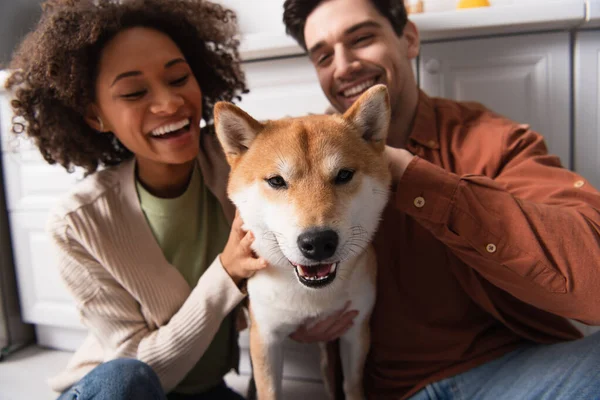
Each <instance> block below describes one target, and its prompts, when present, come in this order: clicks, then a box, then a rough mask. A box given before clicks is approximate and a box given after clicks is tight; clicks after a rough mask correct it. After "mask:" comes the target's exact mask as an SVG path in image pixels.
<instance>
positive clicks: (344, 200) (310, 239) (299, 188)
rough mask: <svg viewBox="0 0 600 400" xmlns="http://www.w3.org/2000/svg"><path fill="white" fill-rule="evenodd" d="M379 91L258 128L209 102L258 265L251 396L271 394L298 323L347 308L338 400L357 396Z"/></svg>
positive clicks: (385, 106) (382, 184)
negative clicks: (262, 265) (334, 110)
mask: <svg viewBox="0 0 600 400" xmlns="http://www.w3.org/2000/svg"><path fill="white" fill-rule="evenodd" d="M389 120H390V105H389V99H388V94H387V89H386V88H385V86H383V85H377V86H374V87H372V88H371V89H369V90H368V91H366V92H365V93H364V94H363V95H362V96H361V97H360V98H359V99H358V100H357V101H356V102H355V104H354V105H353V106H352V107H351V108H350V109H349V110H348V111H347V112H346V113H344V114H343V115H311V116H307V117H300V118H286V119H281V120H275V121H267V122H264V123H263V122H259V121H256V120H255V119H253V118H252V117H251V116H249V115H248V114H246V113H245V112H244V111H242V110H241V109H240V108H238V107H236V106H234V105H233V104H230V103H225V102H220V103H217V105H216V106H215V128H216V132H217V136H218V138H219V141H220V143H221V145H222V146H223V149H224V151H225V154H226V157H227V161H228V163H229V165H230V166H231V172H230V178H229V183H228V187H227V190H228V195H229V197H230V198H231V200H232V201H233V203H234V204H235V205H236V207H237V208H238V210H239V212H240V215H241V217H242V219H243V221H244V225H245V227H244V228H245V229H247V230H250V231H252V232H253V233H254V236H255V237H256V239H255V241H254V243H253V250H254V251H255V252H256V253H257V254H259V255H260V256H261V257H263V258H265V259H266V260H267V261H268V262H269V263H270V266H269V267H267V268H266V269H264V270H261V271H259V272H258V273H256V274H255V275H254V276H253V277H252V278H251V279H250V280H249V281H248V295H249V297H250V319H251V323H250V354H251V359H252V364H253V369H254V377H255V381H256V388H257V392H258V397H259V399H260V400H267V399H279V398H281V379H282V369H283V359H282V346H281V344H282V341H283V339H284V338H285V337H287V336H288V335H289V334H290V333H292V332H293V331H295V330H296V329H297V328H298V327H299V326H300V325H301V324H304V323H305V322H306V321H307V319H309V318H314V317H323V316H327V315H330V314H332V313H334V312H336V311H338V310H340V309H341V308H342V307H343V306H344V304H345V303H346V302H347V301H348V300H351V302H352V307H353V308H355V309H357V310H358V311H359V314H358V316H357V317H356V318H355V320H354V324H353V326H352V327H351V328H350V329H349V330H348V331H347V332H346V333H345V334H344V335H343V336H342V337H341V338H340V352H341V357H342V368H343V374H344V392H345V395H346V399H349V400H352V399H362V398H364V393H363V389H362V375H363V366H364V362H365V358H366V356H367V353H368V350H369V342H370V335H369V318H370V315H371V310H372V307H373V304H374V302H375V278H376V264H375V256H374V252H373V250H372V248H371V247H370V240H371V238H372V236H373V234H374V233H375V231H376V229H377V226H378V223H379V219H380V215H381V212H382V210H383V208H384V207H385V204H386V203H387V199H388V187H389V184H390V173H389V170H388V165H387V162H386V160H385V157H384V154H383V152H384V148H385V139H386V137H387V133H388V128H389Z"/></svg>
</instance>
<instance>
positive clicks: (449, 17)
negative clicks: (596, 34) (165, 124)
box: [234, 0, 600, 60]
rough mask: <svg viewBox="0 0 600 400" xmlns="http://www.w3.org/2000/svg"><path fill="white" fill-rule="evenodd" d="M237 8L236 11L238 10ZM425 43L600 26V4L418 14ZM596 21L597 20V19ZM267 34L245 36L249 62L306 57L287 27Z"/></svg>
mask: <svg viewBox="0 0 600 400" xmlns="http://www.w3.org/2000/svg"><path fill="white" fill-rule="evenodd" d="M234 8H235V7H234ZM409 18H410V19H411V20H412V21H414V22H415V24H416V25H417V27H418V28H419V32H420V34H421V41H422V42H429V41H437V40H444V39H456V38H466V37H476V36H488V35H500V34H502V35H505V34H512V33H522V32H539V31H549V30H563V29H574V28H578V27H580V26H582V25H584V24H585V23H586V21H589V22H590V23H593V22H597V24H598V25H600V0H547V1H545V2H544V3H543V4H542V3H531V2H529V3H519V4H512V5H497V6H491V7H482V8H472V9H464V10H454V11H444V12H431V13H423V14H414V15H411V16H410V17H409ZM594 18H595V19H594ZM268 27H269V28H268V30H265V31H264V32H252V33H248V34H246V35H244V36H243V38H242V43H241V48H240V51H241V55H242V58H243V59H245V60H254V59H258V58H267V57H276V56H288V55H297V54H302V53H303V50H302V49H301V48H300V46H298V45H297V44H296V42H295V41H294V40H293V39H292V38H290V37H288V36H287V35H286V34H285V28H284V25H283V23H282V22H281V23H279V24H269V25H268Z"/></svg>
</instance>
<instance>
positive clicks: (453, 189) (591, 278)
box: [394, 126, 600, 324]
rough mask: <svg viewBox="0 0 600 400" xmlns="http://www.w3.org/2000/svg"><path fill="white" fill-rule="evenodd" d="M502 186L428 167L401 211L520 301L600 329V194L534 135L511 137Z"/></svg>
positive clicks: (498, 179)
mask: <svg viewBox="0 0 600 400" xmlns="http://www.w3.org/2000/svg"><path fill="white" fill-rule="evenodd" d="M497 170H498V173H497V176H494V177H487V176H482V175H463V176H459V175H456V174H453V173H451V172H448V171H446V170H444V169H442V168H440V167H438V166H435V165H433V164H431V163H429V162H427V161H425V160H423V159H421V158H418V157H415V159H414V160H413V161H412V162H411V163H410V164H409V166H408V168H407V170H406V172H405V174H404V175H403V177H402V179H401V181H400V183H399V185H398V190H397V193H396V195H395V199H394V202H395V205H396V207H398V208H399V209H400V210H401V211H403V212H405V213H407V214H408V215H410V216H412V217H413V218H415V219H416V220H417V221H418V222H419V223H420V224H421V225H423V226H424V227H425V228H426V229H428V230H429V231H431V232H432V233H433V234H434V235H435V236H436V238H438V239H439V240H440V241H441V242H443V243H444V244H445V245H446V246H448V248H449V249H450V250H451V251H452V252H453V253H454V254H455V255H456V256H457V257H458V258H459V259H461V260H462V261H463V262H464V263H465V264H467V265H468V266H470V267H471V268H473V269H475V270H476V271H477V272H478V273H480V274H481V275H482V276H483V277H484V278H486V279H487V280H489V281H490V282H491V283H493V284H494V285H496V286H498V287H500V288H501V289H503V290H505V291H507V292H508V293H510V294H512V295H513V296H515V297H517V298H519V299H520V300H522V301H524V302H527V303H529V304H531V305H533V306H535V307H537V308H540V309H543V310H546V311H549V312H551V313H554V314H557V315H560V316H563V317H567V318H572V319H575V320H579V321H581V322H584V323H588V324H600V296H598V290H599V289H600V194H599V193H598V191H597V190H595V189H594V188H593V187H592V186H591V185H590V184H589V183H588V182H587V181H586V180H585V179H584V178H583V177H581V176H580V175H578V174H576V173H574V172H572V171H569V170H567V169H565V168H562V167H561V165H560V160H559V159H558V158H557V157H555V156H552V155H549V154H548V153H547V151H546V146H545V144H544V140H543V138H542V137H541V136H540V135H539V134H537V133H535V132H533V131H531V130H529V129H528V128H527V127H522V126H521V127H514V128H512V129H511V131H510V132H509V133H507V134H506V136H505V140H504V149H503V157H502V161H501V165H500V166H498V168H497Z"/></svg>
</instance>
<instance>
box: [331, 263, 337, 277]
mask: <svg viewBox="0 0 600 400" xmlns="http://www.w3.org/2000/svg"><path fill="white" fill-rule="evenodd" d="M336 267H337V263H334V264H331V268H330V269H329V273H330V274H333V273H334V272H335V269H336Z"/></svg>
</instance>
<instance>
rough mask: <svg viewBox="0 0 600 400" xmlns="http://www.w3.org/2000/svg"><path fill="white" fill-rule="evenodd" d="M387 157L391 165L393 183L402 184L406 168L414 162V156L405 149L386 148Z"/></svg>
mask: <svg viewBox="0 0 600 400" xmlns="http://www.w3.org/2000/svg"><path fill="white" fill-rule="evenodd" d="M384 154H385V157H386V158H387V160H388V163H389V165H390V172H391V173H392V181H393V182H395V183H398V182H400V179H402V176H403V175H404V171H406V167H408V164H410V162H411V161H412V159H413V158H415V156H413V155H412V154H411V153H410V152H409V151H407V150H404V149H396V148H394V147H390V146H385V152H384Z"/></svg>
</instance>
